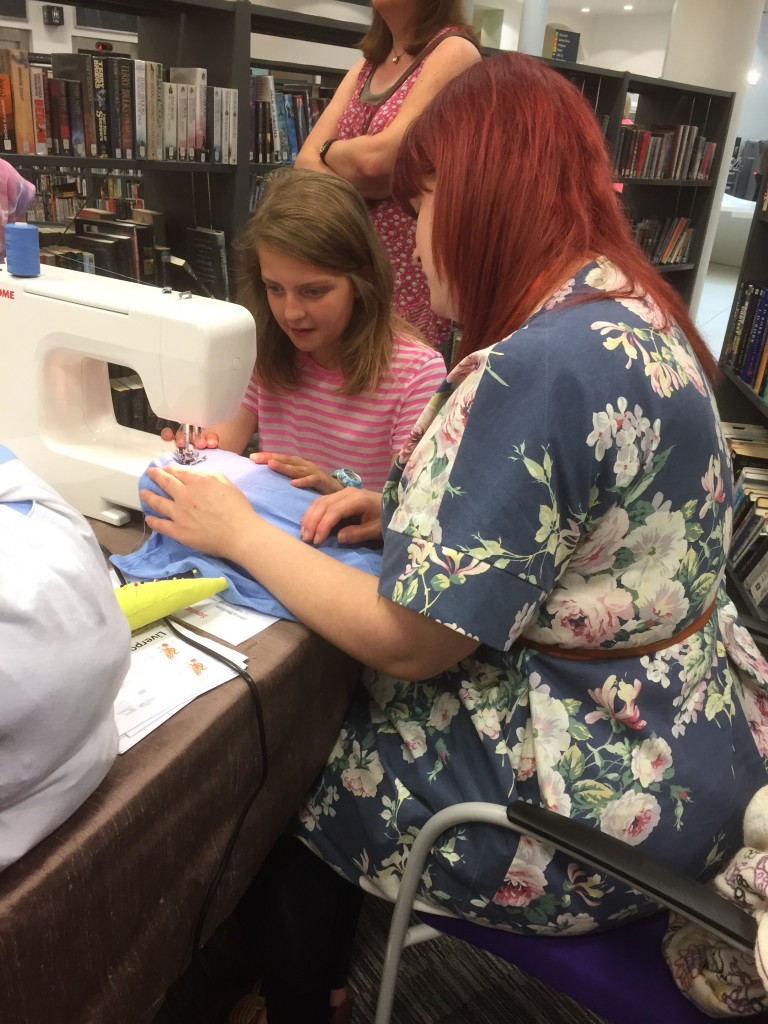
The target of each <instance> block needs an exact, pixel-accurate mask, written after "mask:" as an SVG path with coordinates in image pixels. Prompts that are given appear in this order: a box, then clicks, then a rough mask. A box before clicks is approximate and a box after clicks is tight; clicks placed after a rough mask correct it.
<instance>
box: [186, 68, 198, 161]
mask: <svg viewBox="0 0 768 1024" xmlns="http://www.w3.org/2000/svg"><path fill="white" fill-rule="evenodd" d="M196 124H197V88H196V87H195V86H194V85H188V86H187V130H186V140H187V160H194V159H195V140H196V138H197V134H196V127H195V126H196Z"/></svg>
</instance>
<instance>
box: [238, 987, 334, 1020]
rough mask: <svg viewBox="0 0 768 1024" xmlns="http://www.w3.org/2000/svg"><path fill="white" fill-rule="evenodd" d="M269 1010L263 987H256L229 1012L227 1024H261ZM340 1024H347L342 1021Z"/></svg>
mask: <svg viewBox="0 0 768 1024" xmlns="http://www.w3.org/2000/svg"><path fill="white" fill-rule="evenodd" d="M266 1008H267V1004H266V1001H265V999H264V996H263V995H261V985H256V986H255V987H254V989H253V991H252V992H249V993H248V995H245V996H243V998H242V999H239V1000H238V1001H237V1002H236V1003H235V1005H234V1006H233V1007H232V1009H231V1010H230V1011H229V1017H228V1018H227V1024H259V1021H260V1020H261V1017H262V1014H263V1013H264V1012H265V1010H266ZM340 1024H345V1022H344V1021H341V1022H340Z"/></svg>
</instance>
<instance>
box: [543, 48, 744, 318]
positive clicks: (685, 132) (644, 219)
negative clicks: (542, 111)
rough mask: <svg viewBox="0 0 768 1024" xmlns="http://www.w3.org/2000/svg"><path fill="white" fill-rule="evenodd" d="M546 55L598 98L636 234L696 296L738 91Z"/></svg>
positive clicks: (681, 287)
mask: <svg viewBox="0 0 768 1024" xmlns="http://www.w3.org/2000/svg"><path fill="white" fill-rule="evenodd" d="M542 59H543V60H544V62H545V63H546V64H548V65H549V66H550V67H552V68H554V69H555V70H556V71H558V72H560V73H561V74H563V75H565V76H566V77H567V78H568V79H569V80H570V81H571V82H573V83H574V85H576V87H577V88H578V89H579V90H580V91H581V92H582V94H583V95H584V96H585V97H586V98H587V99H588V100H589V101H590V103H591V105H592V108H593V109H594V111H595V116H596V117H597V119H598V121H599V122H600V125H601V127H602V130H603V133H604V135H605V137H606V142H607V144H608V146H609V150H610V152H611V155H612V160H613V165H614V172H615V176H616V183H617V187H619V189H620V191H621V196H622V203H623V205H624V207H625V210H626V213H627V216H628V218H629V220H630V222H631V224H632V227H633V231H634V234H635V237H636V239H637V241H638V243H639V244H640V246H641V247H642V248H643V249H644V250H645V252H646V253H647V254H648V256H649V258H650V259H651V262H652V263H654V264H655V265H656V266H657V267H658V269H659V271H660V272H661V273H663V274H665V275H666V274H669V275H670V283H671V284H673V285H674V286H675V288H677V290H678V291H679V292H680V293H681V295H682V296H683V298H684V299H685V301H686V302H689V301H690V299H691V295H692V292H693V286H694V282H695V278H696V273H697V271H698V268H699V263H700V258H701V251H702V245H703V241H704V235H705V232H706V226H707V223H708V221H709V217H710V215H711V212H712V202H713V197H714V189H713V185H714V183H715V182H716V180H717V176H718V172H719V168H720V161H721V159H722V151H723V145H724V142H725V137H726V133H727V130H728V124H729V122H730V117H731V111H732V108H733V99H734V96H733V93H730V92H721V91H717V90H711V89H704V88H700V87H698V86H690V85H681V84H679V83H677V82H665V81H663V80H661V79H656V78H646V77H643V76H637V75H632V74H629V73H621V72H612V71H607V70H605V69H601V68H591V67H587V66H585V65H582V64H569V63H566V62H563V61H557V60H549V59H544V58H542ZM630 112H631V113H632V117H631V118H630V117H629V116H628V115H629V114H630Z"/></svg>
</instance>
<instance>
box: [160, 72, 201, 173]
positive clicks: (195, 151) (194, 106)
mask: <svg viewBox="0 0 768 1024" xmlns="http://www.w3.org/2000/svg"><path fill="white" fill-rule="evenodd" d="M168 76H169V80H170V81H171V82H178V83H179V84H184V85H186V86H188V87H189V88H190V89H191V90H192V91H191V92H189V93H188V101H189V104H190V105H191V109H190V105H188V107H187V116H188V117H189V118H190V119H191V128H190V130H189V132H188V133H187V134H188V141H187V146H186V149H187V159H188V160H197V161H198V162H204V161H206V160H209V159H210V158H211V157H210V145H211V144H210V143H209V141H208V70H207V68H197V67H195V68H192V67H190V68H170V69H169V72H168ZM190 135H191V136H192V137H193V141H192V145H191V146H190V144H189V136H190ZM190 150H191V152H190Z"/></svg>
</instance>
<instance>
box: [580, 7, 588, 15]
mask: <svg viewBox="0 0 768 1024" xmlns="http://www.w3.org/2000/svg"><path fill="white" fill-rule="evenodd" d="M581 13H582V14H589V8H588V7H582V8H581Z"/></svg>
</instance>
